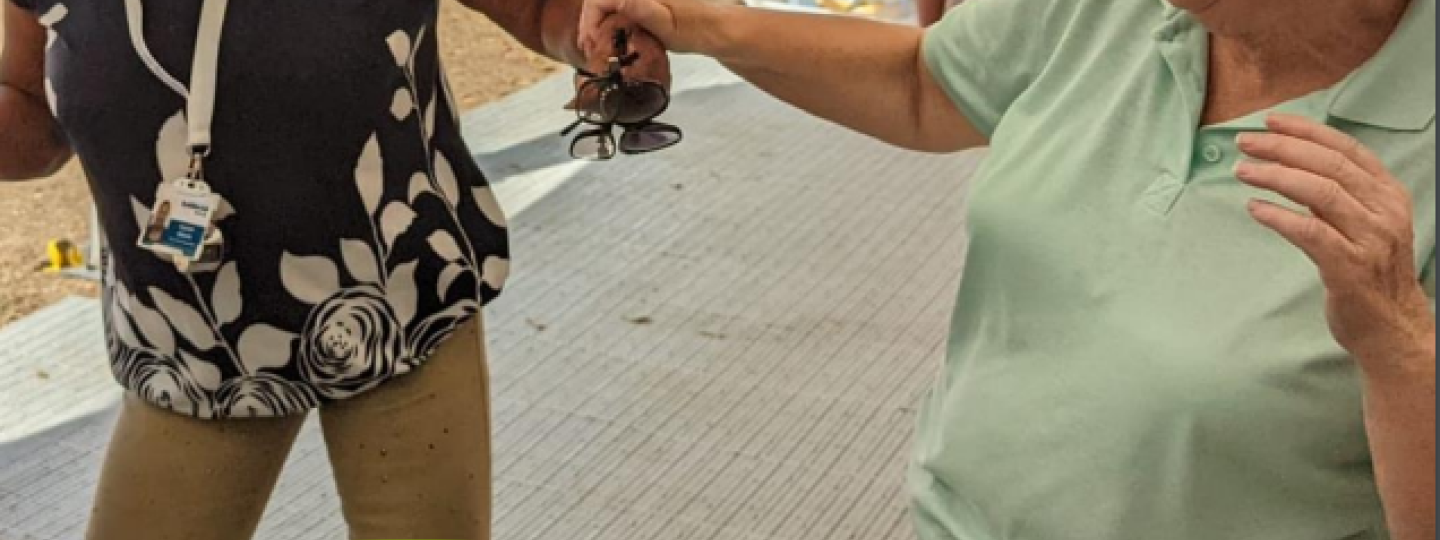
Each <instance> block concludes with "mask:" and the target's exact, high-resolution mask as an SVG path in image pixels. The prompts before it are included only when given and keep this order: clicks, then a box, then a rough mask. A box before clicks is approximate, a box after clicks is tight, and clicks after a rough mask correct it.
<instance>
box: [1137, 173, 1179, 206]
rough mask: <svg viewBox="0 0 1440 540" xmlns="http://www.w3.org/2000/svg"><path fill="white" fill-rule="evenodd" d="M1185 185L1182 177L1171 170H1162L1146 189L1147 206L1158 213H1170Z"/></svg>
mask: <svg viewBox="0 0 1440 540" xmlns="http://www.w3.org/2000/svg"><path fill="white" fill-rule="evenodd" d="M1184 187H1185V186H1184V185H1183V184H1182V183H1181V182H1180V179H1179V178H1177V177H1176V176H1175V175H1174V174H1171V173H1170V171H1161V172H1160V177H1159V178H1157V179H1156V180H1155V183H1153V184H1150V188H1149V189H1147V190H1145V206H1146V207H1148V208H1149V209H1150V211H1152V212H1155V213H1156V214H1159V215H1162V216H1163V215H1166V214H1169V213H1170V209H1171V208H1174V207H1175V201H1177V200H1179V199H1180V194H1181V192H1182V191H1184Z"/></svg>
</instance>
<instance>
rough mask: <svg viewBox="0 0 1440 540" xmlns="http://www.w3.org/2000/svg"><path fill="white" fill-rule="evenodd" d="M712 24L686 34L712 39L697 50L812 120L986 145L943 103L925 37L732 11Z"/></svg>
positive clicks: (903, 140)
mask: <svg viewBox="0 0 1440 540" xmlns="http://www.w3.org/2000/svg"><path fill="white" fill-rule="evenodd" d="M707 18H711V19H713V21H711V23H710V24H697V25H695V27H694V28H690V29H686V30H689V31H694V32H700V33H702V34H703V36H702V37H701V39H697V40H695V43H696V46H697V49H698V50H697V51H696V52H699V53H702V54H706V55H709V56H714V57H715V58H717V59H719V60H720V61H721V62H723V63H724V64H725V65H726V66H727V67H729V68H730V69H732V70H733V71H735V72H736V73H737V74H739V75H741V76H742V77H744V78H745V79H747V80H749V81H750V82H752V83H754V84H755V85H756V86H758V87H760V88H761V89H763V90H765V91H766V92H769V93H770V94H773V95H775V96H776V97H778V98H780V99H782V100H784V101H786V102H788V103H790V104H792V105H794V106H796V107H799V108H801V109H803V110H805V111H807V112H809V113H811V114H814V115H816V116H819V117H822V118H825V119H828V120H830V121H833V122H835V123H838V124H840V125H843V126H845V127H848V128H850V129H853V130H855V131H859V132H861V133H865V134H867V135H870V136H873V137H875V138H878V139H880V140H883V141H885V142H889V143H891V144H895V145H897V146H902V147H906V148H911V149H916V150H925V151H953V150H960V149H963V148H968V147H970V146H976V145H979V144H983V143H984V141H983V139H982V138H981V137H980V136H979V135H978V134H977V133H975V132H974V130H972V129H968V123H966V122H965V121H964V119H963V118H961V117H960V116H959V115H958V113H956V112H955V111H954V109H953V105H951V104H950V103H948V101H944V102H942V101H943V100H947V98H945V97H944V95H943V94H942V93H940V91H939V90H938V87H936V86H935V84H934V82H933V81H931V80H930V74H929V73H928V72H927V70H926V69H925V67H924V64H923V62H922V61H921V57H920V54H921V52H920V51H921V41H922V39H923V37H924V32H923V31H922V30H921V29H918V28H914V27H910V26H902V25H896V24H887V23H881V22H875V21H870V20H863V19H857V18H851V17H841V16H823V15H808V14H795V13H780V12H771V11H766V10H759V9H752V8H743V7H731V6H724V7H716V8H714V9H713V10H711V14H710V15H709V16H708V17H707ZM947 122H948V125H947ZM957 126H962V127H964V128H966V129H955V128H956V127H957ZM937 128H938V129H937Z"/></svg>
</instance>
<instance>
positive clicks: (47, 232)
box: [0, 2, 556, 326]
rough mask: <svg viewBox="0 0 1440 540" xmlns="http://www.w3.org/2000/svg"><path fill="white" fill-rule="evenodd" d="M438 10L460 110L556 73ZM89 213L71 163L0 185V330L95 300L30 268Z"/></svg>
mask: <svg viewBox="0 0 1440 540" xmlns="http://www.w3.org/2000/svg"><path fill="white" fill-rule="evenodd" d="M442 4H443V7H442V8H441V19H442V21H441V26H440V36H441V40H443V43H442V45H443V54H444V63H445V66H446V68H447V69H448V70H449V75H450V82H451V86H452V87H453V88H454V89H455V92H456V93H457V94H458V98H459V101H460V105H461V107H463V108H467V109H468V108H471V107H475V106H477V105H481V104H483V103H486V102H489V101H493V100H495V99H498V98H501V97H504V96H506V95H508V94H510V93H512V92H514V91H515V90H518V89H521V88H524V87H526V86H528V85H530V84H532V83H534V82H535V81H538V80H540V79H541V78H543V77H544V76H545V75H547V74H549V73H551V72H552V71H554V69H555V68H556V66H555V64H553V63H551V62H550V61H548V60H546V59H545V58H543V57H540V56H538V55H535V54H533V53H531V52H529V51H528V50H526V49H525V48H524V47H522V46H520V45H519V44H518V43H516V42H515V41H514V40H513V39H511V38H510V37H509V36H508V35H507V34H505V33H504V32H503V31H502V30H500V29H499V28H498V27H496V26H495V25H494V24H492V23H491V22H490V21H489V20H488V19H486V18H485V17H484V16H482V15H479V14H476V13H474V12H471V11H469V10H466V9H465V8H463V7H459V6H458V5H457V4H456V3H454V2H443V3H442ZM89 212H90V199H89V190H88V188H87V187H86V185H85V181H84V179H82V178H81V177H80V174H79V168H78V167H77V166H76V165H75V164H74V163H72V164H71V165H70V166H69V167H66V168H65V170H63V171H62V172H61V173H60V174H58V175H56V176H55V177H53V178H49V179H45V180H38V181H33V182H21V183H3V182H0V326H3V325H5V324H6V323H9V322H11V321H13V320H15V319H17V318H20V317H23V316H25V315H27V314H29V313H32V312H34V311H35V310H36V309H39V308H41V307H43V306H45V305H47V304H50V303H52V302H55V301H57V300H59V299H61V298H63V297H65V296H68V295H89V296H93V295H95V294H96V287H95V285H94V284H91V283H86V282H81V281H74V280H67V279H61V278H58V277H55V276H52V275H47V274H44V273H42V272H40V271H38V270H37V265H38V264H39V263H41V262H42V261H43V260H44V257H45V244H46V242H47V241H49V240H50V239H53V238H70V239H73V240H76V241H80V242H83V241H84V240H85V239H86V237H87V234H88V233H87V228H88V226H89Z"/></svg>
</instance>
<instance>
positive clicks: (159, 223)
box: [139, 180, 215, 260]
mask: <svg viewBox="0 0 1440 540" xmlns="http://www.w3.org/2000/svg"><path fill="white" fill-rule="evenodd" d="M214 201H215V197H214V196H213V195H211V194H210V190H209V189H208V188H207V187H206V186H204V185H203V184H201V183H199V182H191V181H185V180H181V181H176V182H170V183H166V184H164V185H162V186H160V189H159V190H157V192H156V193H155V206H154V207H153V208H152V209H151V211H150V222H149V223H148V224H147V225H146V227H145V230H144V231H141V233H140V240H139V245H140V247H142V248H145V249H148V250H150V251H153V252H155V253H162V254H168V255H175V256H179V257H184V258H186V259H191V260H194V259H196V258H198V257H199V255H200V251H201V248H202V247H203V246H204V245H205V238H206V236H207V235H208V234H209V232H210V216H211V214H212V213H213V212H214V209H215V208H214V207H215V203H214Z"/></svg>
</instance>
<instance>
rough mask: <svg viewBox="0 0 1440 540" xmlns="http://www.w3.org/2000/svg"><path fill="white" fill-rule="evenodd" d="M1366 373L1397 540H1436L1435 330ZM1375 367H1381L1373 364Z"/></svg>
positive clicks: (1371, 423)
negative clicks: (1411, 349)
mask: <svg viewBox="0 0 1440 540" xmlns="http://www.w3.org/2000/svg"><path fill="white" fill-rule="evenodd" d="M1422 340H1424V341H1425V342H1424V343H1422V344H1419V345H1418V346H1419V351H1418V352H1415V353H1409V354H1405V355H1404V356H1405V357H1406V358H1404V359H1402V360H1399V361H1393V360H1392V361H1391V362H1386V363H1385V364H1386V365H1392V366H1395V369H1390V370H1386V372H1385V373H1383V374H1367V375H1366V376H1365V425H1366V431H1367V433H1368V435H1369V437H1370V447H1371V452H1372V454H1373V455H1374V463H1375V465H1374V466H1375V476H1376V479H1377V482H1378V484H1379V488H1380V497H1381V500H1382V501H1383V502H1384V504H1385V513H1386V520H1387V521H1388V523H1389V526H1390V529H1391V534H1392V535H1393V537H1394V538H1395V540H1431V539H1433V538H1435V349H1434V342H1435V334H1434V329H1433V327H1432V329H1431V330H1430V335H1429V337H1428V338H1422ZM1370 365H1379V363H1372V364H1370Z"/></svg>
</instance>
